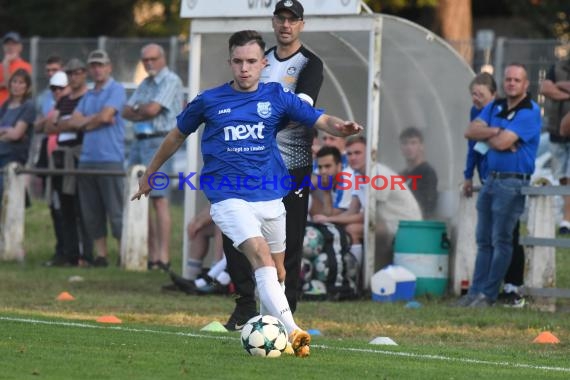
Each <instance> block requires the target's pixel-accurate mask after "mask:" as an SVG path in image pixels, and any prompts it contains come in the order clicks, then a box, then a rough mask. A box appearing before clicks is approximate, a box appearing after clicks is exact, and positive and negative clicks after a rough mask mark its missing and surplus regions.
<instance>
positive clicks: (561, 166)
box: [540, 59, 570, 234]
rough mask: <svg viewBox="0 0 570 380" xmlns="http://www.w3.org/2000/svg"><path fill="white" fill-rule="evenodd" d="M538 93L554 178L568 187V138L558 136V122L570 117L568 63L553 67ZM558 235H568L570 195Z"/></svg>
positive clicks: (569, 170)
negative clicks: (543, 106) (548, 136)
mask: <svg viewBox="0 0 570 380" xmlns="http://www.w3.org/2000/svg"><path fill="white" fill-rule="evenodd" d="M540 93H541V94H542V95H544V96H545V97H546V102H545V120H546V121H547V124H546V130H547V131H548V133H549V134H550V151H551V153H552V167H553V172H554V173H553V175H554V177H555V178H556V179H558V180H559V181H560V184H561V185H563V186H569V185H570V136H569V134H567V133H565V134H564V136H563V135H561V122H562V120H563V118H564V116H565V115H569V114H570V59H565V60H563V61H560V62H557V63H556V64H554V65H553V66H552V67H551V68H550V70H549V71H548V73H547V74H546V78H545V79H544V80H543V81H542V83H541V85H540ZM558 232H559V233H561V234H570V195H565V196H564V208H563V212H562V221H561V222H560V226H559V228H558Z"/></svg>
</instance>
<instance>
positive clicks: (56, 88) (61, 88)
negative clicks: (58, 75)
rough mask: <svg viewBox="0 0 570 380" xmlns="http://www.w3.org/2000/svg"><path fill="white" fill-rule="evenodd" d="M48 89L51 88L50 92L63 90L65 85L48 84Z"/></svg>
mask: <svg viewBox="0 0 570 380" xmlns="http://www.w3.org/2000/svg"><path fill="white" fill-rule="evenodd" d="M49 89H50V90H51V92H58V91H63V90H65V87H59V86H49Z"/></svg>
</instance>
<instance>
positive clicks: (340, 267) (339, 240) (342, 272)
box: [303, 222, 361, 301]
mask: <svg viewBox="0 0 570 380" xmlns="http://www.w3.org/2000/svg"><path fill="white" fill-rule="evenodd" d="M307 227H313V228H316V229H318V230H319V231H320V232H321V234H322V235H323V238H324V243H323V248H322V250H321V253H320V255H319V256H317V258H316V259H314V261H313V267H314V268H316V267H317V265H320V266H323V265H325V266H326V267H327V269H328V273H326V276H325V277H324V278H322V279H323V282H324V284H325V286H326V299H328V300H331V301H342V300H351V299H356V298H358V297H359V296H360V274H361V271H360V268H358V267H357V261H356V258H355V257H354V256H353V255H352V253H351V252H350V245H351V242H350V236H349V235H348V234H347V233H346V231H345V230H344V228H343V227H342V226H340V225H336V224H332V223H326V224H318V223H313V222H307ZM315 270H316V269H313V271H315ZM303 296H304V298H305V299H311V297H310V293H309V292H304V293H303ZM322 298H325V297H322Z"/></svg>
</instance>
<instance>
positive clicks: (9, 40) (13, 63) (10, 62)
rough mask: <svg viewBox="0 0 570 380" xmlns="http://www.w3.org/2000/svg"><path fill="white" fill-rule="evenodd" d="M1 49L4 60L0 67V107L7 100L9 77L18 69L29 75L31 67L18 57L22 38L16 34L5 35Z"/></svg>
mask: <svg viewBox="0 0 570 380" xmlns="http://www.w3.org/2000/svg"><path fill="white" fill-rule="evenodd" d="M2 49H3V50H4V58H3V59H2V65H0V105H2V104H3V103H4V102H5V101H6V99H8V81H9V80H10V76H12V74H13V73H14V72H16V70H18V69H24V70H26V71H27V72H28V73H29V74H30V75H31V73H32V65H30V64H29V63H28V62H26V61H25V60H24V59H23V58H22V57H20V54H22V38H21V37H20V35H19V34H18V33H16V32H8V33H6V34H5V35H4V37H3V38H2Z"/></svg>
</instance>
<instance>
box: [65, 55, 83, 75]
mask: <svg viewBox="0 0 570 380" xmlns="http://www.w3.org/2000/svg"><path fill="white" fill-rule="evenodd" d="M86 68H87V66H85V63H84V62H83V61H82V60H80V59H77V58H71V59H70V60H69V61H68V62H67V63H66V64H65V67H64V68H63V71H65V72H66V73H68V72H70V71H75V70H79V69H83V70H85V69H86Z"/></svg>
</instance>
